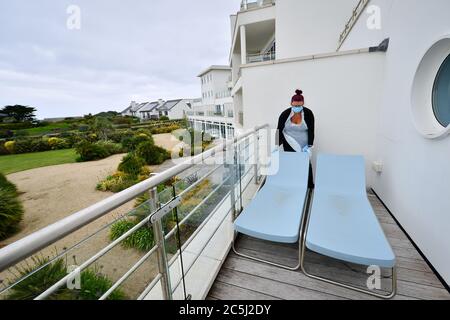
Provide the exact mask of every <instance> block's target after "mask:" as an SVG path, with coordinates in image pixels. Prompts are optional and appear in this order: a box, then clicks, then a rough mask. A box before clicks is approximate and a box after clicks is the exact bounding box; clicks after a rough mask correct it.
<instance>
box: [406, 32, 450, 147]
mask: <svg viewBox="0 0 450 320" xmlns="http://www.w3.org/2000/svg"><path fill="white" fill-rule="evenodd" d="M411 89H412V90H411V111H412V116H413V122H414V125H415V127H416V129H417V131H419V133H420V134H422V135H423V136H424V137H425V138H427V139H440V138H444V137H447V136H448V135H449V134H450V36H446V37H444V38H443V39H441V40H439V41H437V42H435V43H434V44H433V45H432V46H431V48H430V49H428V51H427V52H426V53H425V54H424V56H423V58H422V60H421V61H420V63H419V65H418V67H417V71H416V74H415V77H414V81H413V85H412V88H411Z"/></svg>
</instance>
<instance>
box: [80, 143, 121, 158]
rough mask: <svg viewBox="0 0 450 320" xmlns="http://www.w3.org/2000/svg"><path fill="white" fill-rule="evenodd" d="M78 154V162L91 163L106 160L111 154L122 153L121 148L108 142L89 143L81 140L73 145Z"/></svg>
mask: <svg viewBox="0 0 450 320" xmlns="http://www.w3.org/2000/svg"><path fill="white" fill-rule="evenodd" d="M75 150H76V152H77V153H78V154H79V158H78V161H92V160H100V159H104V158H107V157H109V156H111V155H113V154H117V153H122V152H123V150H122V147H121V146H120V145H118V144H116V143H113V142H110V141H99V142H90V141H87V140H82V141H81V142H79V143H77V144H76V145H75Z"/></svg>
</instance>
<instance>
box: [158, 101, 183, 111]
mask: <svg viewBox="0 0 450 320" xmlns="http://www.w3.org/2000/svg"><path fill="white" fill-rule="evenodd" d="M181 101H183V100H182V99H178V100H170V101H166V102H165V103H164V104H163V105H162V106H161V107H159V108H158V110H160V111H170V110H172V109H173V108H174V107H175V106H176V105H177V104H179V103H180V102H181Z"/></svg>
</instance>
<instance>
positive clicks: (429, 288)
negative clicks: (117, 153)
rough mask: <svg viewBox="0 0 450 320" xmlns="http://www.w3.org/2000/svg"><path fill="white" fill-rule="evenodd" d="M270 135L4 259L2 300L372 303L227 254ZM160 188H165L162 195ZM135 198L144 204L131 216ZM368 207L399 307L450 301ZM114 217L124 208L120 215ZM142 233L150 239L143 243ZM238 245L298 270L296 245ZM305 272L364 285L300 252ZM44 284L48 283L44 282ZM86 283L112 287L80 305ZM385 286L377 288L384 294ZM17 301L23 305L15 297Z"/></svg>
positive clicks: (234, 145)
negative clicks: (393, 271)
mask: <svg viewBox="0 0 450 320" xmlns="http://www.w3.org/2000/svg"><path fill="white" fill-rule="evenodd" d="M267 128H268V127H267V126H260V127H257V128H255V130H252V131H249V132H247V133H245V134H243V135H241V136H239V137H236V138H234V139H233V140H231V141H228V142H225V143H223V144H221V145H218V146H217V147H215V148H213V149H210V150H208V151H206V152H204V153H202V154H199V155H197V156H194V157H192V158H187V159H185V160H183V161H182V162H180V163H178V164H175V165H174V166H173V167H172V168H170V169H168V170H167V171H164V172H162V173H160V174H157V175H155V176H153V177H152V178H150V179H148V180H145V181H143V182H141V183H139V184H137V185H135V186H133V187H131V188H129V189H127V190H124V191H122V192H121V193H118V194H115V195H113V196H111V197H109V198H107V199H105V200H103V201H101V202H99V203H96V204H95V205H93V206H91V207H89V208H86V209H84V210H82V211H80V212H77V213H74V214H73V215H72V216H70V217H67V218H65V219H63V220H60V221H58V222H57V223H55V224H53V225H50V226H48V227H46V228H44V229H42V230H40V231H37V232H35V233H33V234H31V235H29V236H27V237H25V238H23V239H21V240H19V241H17V242H15V243H13V244H12V245H10V246H7V247H5V248H2V249H0V279H2V280H6V281H0V300H2V299H14V298H15V299H17V298H18V297H21V298H24V299H37V300H45V299H57V298H61V297H64V298H65V299H69V298H71V297H73V298H76V299H88V298H89V299H100V300H105V299H129V300H155V299H158V300H160V299H168V300H170V299H176V300H184V299H194V300H196V299H232V300H236V299H237V300H241V299H245V300H252V299H255V300H263V299H291V300H293V299H327V300H330V299H331V300H341V299H364V300H366V299H375V297H372V296H368V295H365V294H363V293H359V292H356V291H351V290H349V289H346V288H341V287H336V286H333V285H330V284H327V283H324V282H321V281H318V280H315V279H311V278H308V277H306V276H305V275H304V274H303V273H302V272H300V271H287V270H284V269H279V268H276V267H273V266H270V265H267V264H262V263H259V262H256V261H250V260H248V259H244V258H240V257H237V256H236V255H235V254H234V253H230V247H231V242H232V240H233V237H234V232H233V221H234V220H235V218H236V217H237V215H238V214H239V212H241V211H242V209H243V208H245V207H246V206H247V205H248V204H249V203H250V202H251V201H252V198H253V197H254V195H255V194H256V192H258V190H259V188H261V187H264V186H263V181H264V174H265V173H264V172H265V170H264V165H263V164H264V163H267V162H266V161H265V160H267V159H266V157H267V155H268V153H269V152H270V148H269V150H267V148H266V147H265V146H267V145H268V144H267V143H266V142H267V141H268V140H265V138H268V134H270V130H267ZM198 142H199V143H201V141H198ZM200 150H201V149H200ZM169 181H170V183H169ZM163 185H165V186H166V187H165V188H161V186H163ZM168 185H171V186H169V187H168ZM158 186H160V188H158ZM158 190H159V191H158ZM143 195H145V197H142V196H143ZM137 198H139V199H140V201H139V203H140V205H138V206H137V207H135V208H133V209H131V210H130V209H129V208H130V204H132V205H133V204H134V203H135V200H136V199H137ZM369 199H370V202H371V204H372V206H373V208H374V211H375V213H376V216H377V218H378V220H379V222H380V224H381V226H382V227H383V229H384V232H385V234H386V236H387V238H388V240H389V242H390V243H391V245H392V247H393V250H394V251H395V253H396V256H397V260H398V295H397V296H396V297H395V298H396V299H450V295H449V293H448V292H447V290H446V289H445V288H444V287H443V285H442V284H441V283H440V281H439V280H438V279H437V277H436V276H435V275H434V273H433V272H432V271H431V269H430V268H429V266H428V265H427V263H426V262H425V261H424V260H423V259H422V257H421V255H420V254H419V253H418V252H417V250H416V249H415V247H414V246H413V245H412V244H411V242H410V241H409V239H408V237H407V236H406V235H405V234H404V233H403V232H402V230H401V229H400V227H399V226H398V225H397V223H396V221H395V220H394V219H393V218H392V217H391V215H390V214H389V213H388V211H387V210H386V209H385V207H384V206H383V204H382V203H381V202H380V201H379V200H378V198H377V197H376V196H375V195H374V194H373V193H369ZM124 205H125V206H124ZM131 207H133V206H131ZM116 209H121V211H120V214H118V212H117V211H116ZM118 223H119V224H121V225H122V224H126V225H130V223H131V224H132V225H131V226H130V227H129V228H127V229H125V230H123V233H122V234H121V235H118V236H117V237H111V230H112V227H113V226H117V224H118ZM149 234H151V235H152V236H151V237H149V238H146V237H145V235H149ZM134 235H137V236H134ZM143 236H144V237H143ZM142 238H144V239H147V240H146V241H144V242H140V244H142V246H141V247H139V249H138V248H134V247H132V245H133V243H134V241H135V240H136V239H142ZM132 240H133V241H132ZM236 244H237V246H238V248H239V249H240V251H241V252H247V253H251V255H259V256H260V257H261V258H263V259H269V260H270V259H274V260H276V262H279V263H280V262H282V263H286V264H291V263H292V262H293V261H294V260H296V259H297V256H296V254H297V250H296V248H298V244H297V245H296V246H293V245H282V244H275V243H269V242H265V241H260V240H256V239H252V238H249V237H245V236H240V237H239V238H237V242H236ZM130 246H131V247H130ZM47 257H48V258H47ZM306 261H307V262H308V266H309V267H310V268H312V269H314V271H315V272H319V273H321V274H324V275H329V276H330V277H331V276H332V277H334V278H339V279H340V280H341V281H343V282H348V283H352V284H355V285H365V283H366V281H367V273H366V270H364V269H363V268H362V267H361V266H358V265H353V264H349V263H344V262H340V261H337V260H331V259H329V258H325V257H323V256H320V255H317V254H314V253H312V252H307V253H306ZM69 267H70V268H69ZM54 270H57V271H61V272H54ZM49 271H50V273H49ZM63 271H64V272H63ZM47 274H49V275H51V278H46V277H44V275H47ZM216 274H218V276H217V277H216V276H215V275H216ZM383 275H384V274H383ZM88 276H90V277H91V278H92V277H97V278H102V279H108V280H107V281H106V280H105V281H104V283H105V284H106V285H105V286H106V288H102V289H101V290H100V291H98V292H97V291H95V292H92V295H90V296H88V297H84V298H83V295H81V293H80V289H77V288H76V283H77V279H81V280H80V281H81V282H80V283H79V284H80V288H81V289H82V288H83V285H84V282H83V279H84V278H85V277H88ZM40 279H49V280H48V281H45V282H44V281H42V280H40ZM389 281H390V280H389V279H388V278H384V277H382V290H384V289H385V287H387V286H388V282H389ZM27 288H28V289H27ZM24 290H25V291H24ZM27 290H28V291H27ZM77 290H78V291H77ZM24 292H25V293H26V295H19V294H20V293H22V294H23V293H24Z"/></svg>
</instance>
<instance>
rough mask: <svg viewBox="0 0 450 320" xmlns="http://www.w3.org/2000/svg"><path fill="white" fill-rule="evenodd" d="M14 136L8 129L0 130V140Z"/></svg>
mask: <svg viewBox="0 0 450 320" xmlns="http://www.w3.org/2000/svg"><path fill="white" fill-rule="evenodd" d="M13 136H14V133H13V132H12V131H11V130H8V129H0V139H4V138H11V137H13Z"/></svg>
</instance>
